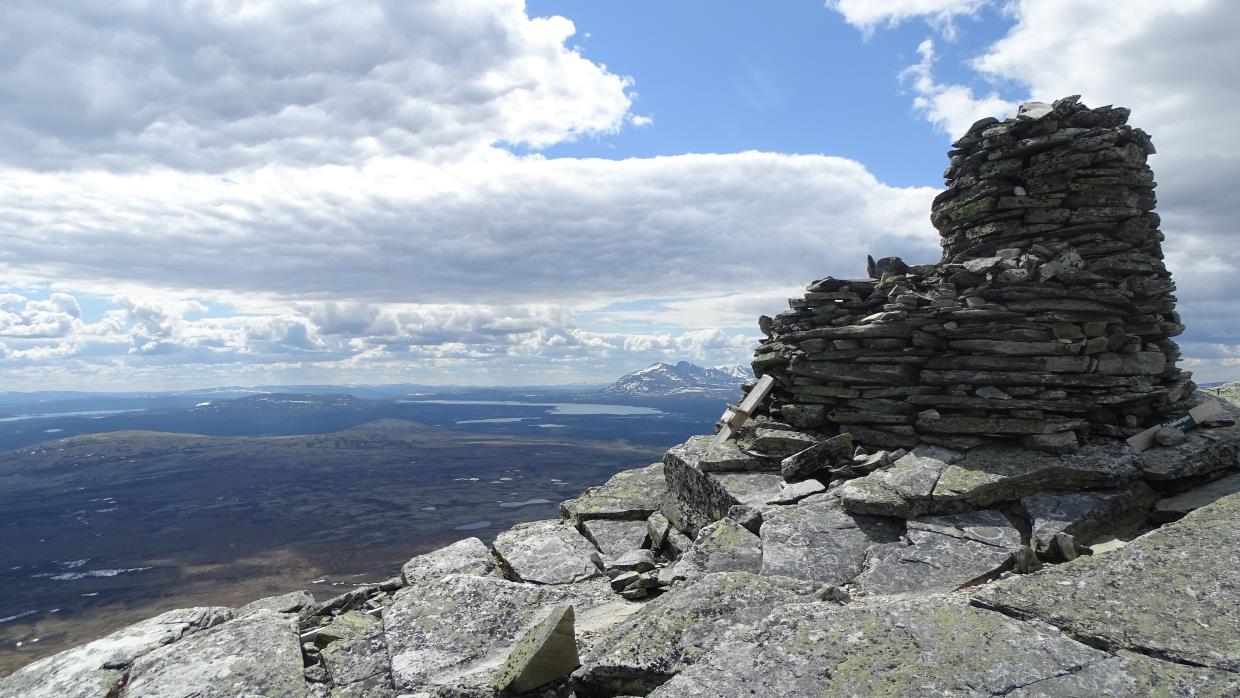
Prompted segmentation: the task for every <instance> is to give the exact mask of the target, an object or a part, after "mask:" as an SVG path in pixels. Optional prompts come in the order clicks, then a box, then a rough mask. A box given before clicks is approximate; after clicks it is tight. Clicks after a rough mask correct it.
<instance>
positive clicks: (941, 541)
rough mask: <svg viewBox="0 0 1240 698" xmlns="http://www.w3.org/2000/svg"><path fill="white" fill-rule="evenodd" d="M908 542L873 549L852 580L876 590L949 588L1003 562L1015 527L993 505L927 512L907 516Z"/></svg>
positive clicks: (1014, 544) (1016, 542) (1016, 534)
mask: <svg viewBox="0 0 1240 698" xmlns="http://www.w3.org/2000/svg"><path fill="white" fill-rule="evenodd" d="M905 538H906V539H907V541H908V542H907V545H891V546H885V547H883V548H879V549H876V550H873V551H872V552H871V555H870V558H869V560H868V561H867V563H866V567H865V571H864V572H863V573H862V574H861V575H860V576H859V577H858V578H857V584H858V586H860V587H861V588H862V589H864V590H865V591H866V592H867V593H869V594H872V595H879V596H892V595H904V594H912V593H927V592H939V591H952V590H953V589H957V588H960V587H961V586H963V585H966V584H968V583H969V582H972V581H974V580H977V579H978V578H980V577H984V576H987V575H990V574H992V573H995V572H996V571H997V570H1000V569H1001V568H1002V567H1004V566H1005V565H1006V564H1007V563H1008V561H1009V560H1010V559H1011V557H1012V554H1013V553H1014V552H1016V550H1017V548H1020V547H1021V536H1020V531H1018V530H1017V529H1016V527H1015V526H1013V525H1012V523H1011V522H1010V521H1008V519H1007V517H1006V516H1004V515H1003V514H1001V513H1000V512H997V511H972V512H967V513H964V514H951V515H947V516H927V517H922V518H918V519H913V520H910V521H909V522H908V531H907V533H906V534H905Z"/></svg>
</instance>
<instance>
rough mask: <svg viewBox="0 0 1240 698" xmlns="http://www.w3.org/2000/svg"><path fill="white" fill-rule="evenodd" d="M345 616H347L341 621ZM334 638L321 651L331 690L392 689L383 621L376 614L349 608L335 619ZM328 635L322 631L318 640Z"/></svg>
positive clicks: (370, 691) (373, 691)
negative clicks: (372, 614)
mask: <svg viewBox="0 0 1240 698" xmlns="http://www.w3.org/2000/svg"><path fill="white" fill-rule="evenodd" d="M346 616H347V617H348V620H347V621H345V622H343V623H342V622H341V621H342V619H345V618H346ZM328 628H329V629H330V630H331V631H332V633H331V635H332V638H333V639H332V641H331V642H328V643H326V646H324V647H323V649H322V651H321V655H322V657H323V664H324V666H325V667H326V669H327V675H328V677H329V679H330V681H331V685H332V690H333V692H335V693H339V692H340V691H342V690H344V689H348V690H350V691H352V692H353V693H368V694H374V693H378V692H382V691H391V690H392V674H391V670H390V661H389V659H388V651H387V640H386V638H385V637H384V635H383V622H382V621H380V620H379V619H378V618H375V617H374V616H371V615H368V614H365V613H359V612H357V611H349V612H348V613H346V614H344V615H342V616H340V617H339V618H336V619H334V620H333V621H332V623H331V625H329V626H328ZM324 639H325V636H324V634H323V633H320V634H319V638H318V640H319V641H322V640H324Z"/></svg>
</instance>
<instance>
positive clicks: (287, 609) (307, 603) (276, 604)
mask: <svg viewBox="0 0 1240 698" xmlns="http://www.w3.org/2000/svg"><path fill="white" fill-rule="evenodd" d="M313 605H314V596H313V595H312V594H311V593H310V592H308V591H306V590H304V589H303V590H301V591H290V592H288V593H287V594H280V595H278V596H268V597H267V598H263V599H259V600H257V601H252V602H250V603H248V604H246V605H244V606H242V607H241V608H238V609H237V615H238V616H242V615H245V614H247V613H249V612H251V611H258V610H260V609H267V610H269V611H275V612H276V613H297V612H299V611H301V610H303V609H308V608H310V607H311V606H313Z"/></svg>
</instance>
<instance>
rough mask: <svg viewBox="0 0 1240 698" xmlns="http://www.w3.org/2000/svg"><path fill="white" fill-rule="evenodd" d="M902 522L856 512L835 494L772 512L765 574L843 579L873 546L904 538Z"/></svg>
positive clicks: (765, 526)
mask: <svg viewBox="0 0 1240 698" xmlns="http://www.w3.org/2000/svg"><path fill="white" fill-rule="evenodd" d="M903 531H904V525H903V522H901V521H898V520H895V519H889V518H884V517H878V516H868V515H865V514H853V513H850V512H848V511H847V510H845V509H844V507H843V505H842V504H841V503H840V502H839V500H838V498H836V497H835V496H834V495H833V494H831V493H828V494H825V495H815V496H813V497H810V498H809V499H806V500H803V501H801V502H800V503H798V504H795V505H793V506H788V507H780V508H778V509H775V510H773V511H771V512H770V513H769V514H768V515H767V516H766V519H765V520H764V521H763V523H762V529H761V534H762V574H763V575H779V576H784V577H794V578H796V579H805V580H810V581H814V582H819V583H822V584H836V585H838V584H845V583H847V582H849V581H851V580H852V579H853V578H854V577H856V576H857V575H858V574H860V572H861V569H862V566H863V565H864V564H865V560H866V554H867V553H868V552H869V550H870V549H871V548H873V547H875V546H881V545H889V544H892V543H895V542H897V541H898V540H899V539H900V534H901V533H903Z"/></svg>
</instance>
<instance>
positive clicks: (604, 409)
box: [399, 400, 663, 424]
mask: <svg viewBox="0 0 1240 698" xmlns="http://www.w3.org/2000/svg"><path fill="white" fill-rule="evenodd" d="M399 402H403V403H407V404H418V403H426V404H430V405H511V406H514V407H550V408H551V412H550V413H551V414H610V415H631V414H663V410H660V409H656V408H654V407H636V406H633V405H603V404H594V403H585V402H516V401H512V400H400V401H399ZM486 421H496V420H493V419H492V420H486ZM459 423H462V422H458V424H459Z"/></svg>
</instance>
